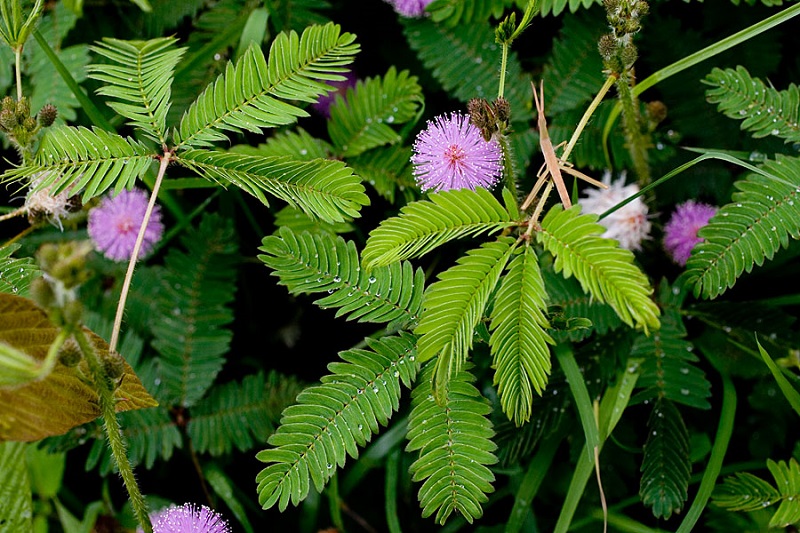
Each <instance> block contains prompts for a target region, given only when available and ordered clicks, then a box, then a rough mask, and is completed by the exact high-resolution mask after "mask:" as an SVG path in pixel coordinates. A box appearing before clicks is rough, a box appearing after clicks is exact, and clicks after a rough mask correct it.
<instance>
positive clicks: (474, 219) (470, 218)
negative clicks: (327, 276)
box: [361, 188, 514, 267]
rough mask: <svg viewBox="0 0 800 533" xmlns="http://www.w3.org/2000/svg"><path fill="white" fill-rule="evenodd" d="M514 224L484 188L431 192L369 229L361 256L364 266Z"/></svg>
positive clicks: (405, 257) (412, 254)
mask: <svg viewBox="0 0 800 533" xmlns="http://www.w3.org/2000/svg"><path fill="white" fill-rule="evenodd" d="M512 225H514V221H513V220H512V219H511V215H510V214H509V213H508V211H507V210H506V209H505V208H503V206H502V205H501V204H500V202H498V201H497V199H496V198H495V197H494V196H492V193H490V192H489V191H487V190H486V189H482V188H478V189H477V190H474V191H471V190H469V189H457V190H451V191H443V192H439V193H433V194H431V195H430V197H429V199H428V200H419V201H417V202H413V203H410V204H408V205H407V206H405V207H403V208H402V209H401V210H400V215H399V216H396V217H392V218H387V219H386V220H384V221H383V222H381V224H380V225H379V226H378V227H377V228H375V229H374V230H372V232H370V236H369V239H368V240H367V244H366V246H365V247H364V251H363V252H361V259H362V261H363V262H364V264H365V265H366V266H367V267H376V266H381V265H388V264H390V263H393V262H395V261H400V260H402V259H409V258H412V257H418V256H421V255H424V254H426V253H428V252H430V251H431V250H433V249H435V248H436V247H438V246H440V245H442V244H444V243H446V242H448V241H451V240H453V239H458V238H462V237H474V236H476V235H480V234H482V233H494V232H498V231H500V230H502V229H504V228H507V227H510V226H512Z"/></svg>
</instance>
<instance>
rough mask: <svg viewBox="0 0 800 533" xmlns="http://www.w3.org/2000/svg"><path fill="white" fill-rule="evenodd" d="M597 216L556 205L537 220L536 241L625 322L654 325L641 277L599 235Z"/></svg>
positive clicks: (626, 255)
mask: <svg viewBox="0 0 800 533" xmlns="http://www.w3.org/2000/svg"><path fill="white" fill-rule="evenodd" d="M604 231H605V228H603V226H601V225H599V224H597V215H583V214H581V213H580V206H577V205H576V206H574V207H572V208H571V209H568V210H566V211H564V210H562V208H561V205H560V204H559V205H556V206H555V207H553V208H552V209H551V210H550V211H549V212H548V213H547V216H545V217H544V219H543V220H542V227H541V230H540V231H538V232H537V233H536V239H537V240H538V241H539V242H540V243H541V244H543V245H544V247H545V249H546V250H547V251H549V252H550V253H551V254H553V256H555V263H554V267H555V270H556V272H561V273H562V275H563V276H564V277H566V278H569V277H570V276H573V275H574V276H575V278H576V279H577V280H578V281H579V282H580V284H581V287H583V290H584V291H586V292H588V293H590V294H591V295H592V297H593V298H595V299H596V300H598V301H599V302H605V303H608V304H609V305H610V306H611V307H612V308H613V309H614V311H616V313H617V314H618V315H619V317H620V319H621V320H622V321H623V322H624V323H626V324H628V325H629V326H631V327H633V326H637V327H641V328H642V329H644V331H645V332H648V330H650V329H658V327H659V321H658V315H659V310H658V307H657V306H656V305H655V303H653V301H652V300H650V298H649V295H650V293H651V292H652V289H651V288H650V284H649V282H648V280H647V277H646V276H645V275H644V273H642V271H641V270H639V269H638V268H637V267H636V266H635V265H634V264H633V253H631V252H630V251H628V250H625V249H623V248H620V247H619V246H618V245H617V243H616V242H615V241H613V240H610V239H604V238H602V237H600V235H601V234H602V233H603V232H604Z"/></svg>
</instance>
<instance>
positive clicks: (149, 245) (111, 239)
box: [88, 189, 164, 261]
mask: <svg viewBox="0 0 800 533" xmlns="http://www.w3.org/2000/svg"><path fill="white" fill-rule="evenodd" d="M148 201H149V197H148V193H147V192H145V191H143V190H141V189H133V190H130V191H127V190H123V191H122V192H120V193H119V194H118V195H117V196H113V197H112V196H106V197H105V198H103V200H101V201H100V204H99V205H98V206H97V207H95V208H94V209H92V210H91V211H90V212H89V227H88V231H89V237H90V238H91V239H92V243H94V246H95V248H96V249H97V250H98V251H100V252H102V253H103V255H104V256H106V257H107V258H108V259H111V260H112V261H128V260H129V259H130V258H131V255H132V254H133V247H134V245H135V244H136V237H137V236H138V234H139V229H140V228H141V227H142V222H143V221H144V214H145V211H146V210H147V203H148ZM163 233H164V224H162V223H161V209H160V208H159V206H158V205H156V206H154V208H153V212H152V214H151V216H150V222H149V223H148V224H147V229H146V230H145V233H144V239H143V240H142V246H141V248H140V249H139V259H141V258H142V257H144V256H145V255H147V254H148V253H150V251H151V250H152V249H153V246H155V244H156V243H157V242H158V241H159V240H161V236H162V234H163Z"/></svg>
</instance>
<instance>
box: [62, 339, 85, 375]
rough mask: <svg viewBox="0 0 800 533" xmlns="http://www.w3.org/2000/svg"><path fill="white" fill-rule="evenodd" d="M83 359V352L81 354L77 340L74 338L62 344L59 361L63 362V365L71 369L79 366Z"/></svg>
mask: <svg viewBox="0 0 800 533" xmlns="http://www.w3.org/2000/svg"><path fill="white" fill-rule="evenodd" d="M82 359H83V352H81V349H80V347H79V346H78V343H77V342H75V339H74V338H72V337H70V338H69V339H67V340H66V341H64V344H62V345H61V348H59V350H58V360H59V361H61V364H62V365H64V366H67V367H70V368H71V367H74V366H77V365H78V363H80V362H81V360H82Z"/></svg>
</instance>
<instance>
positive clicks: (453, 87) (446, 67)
mask: <svg viewBox="0 0 800 533" xmlns="http://www.w3.org/2000/svg"><path fill="white" fill-rule="evenodd" d="M401 22H402V23H403V26H404V27H403V31H404V33H405V35H406V38H407V39H408V43H409V45H410V46H411V48H413V49H414V50H415V51H416V52H417V55H418V56H419V58H420V59H421V60H422V62H423V63H424V64H425V67H426V68H427V69H428V70H429V71H430V72H431V73H432V74H433V76H434V77H435V78H436V79H437V80H438V81H439V83H441V84H442V87H444V88H445V90H446V91H447V92H448V94H450V95H452V96H453V97H455V98H457V99H459V100H461V101H462V102H464V103H466V102H468V101H469V100H470V99H471V98H486V99H493V98H494V97H495V96H496V95H495V94H493V93H492V91H494V90H495V89H496V87H497V84H498V82H499V80H498V75H497V64H498V59H499V57H500V48H499V46H498V45H497V44H496V43H495V38H494V31H493V30H492V26H491V25H490V24H489V22H488V21H479V22H474V23H470V24H459V25H458V26H456V27H454V28H448V27H446V26H444V25H438V24H434V23H433V22H431V21H429V20H424V19H412V18H405V19H402V21H401ZM445 50H446V51H447V53H443V51H445ZM530 87H531V77H530V75H529V74H526V73H524V72H523V71H522V66H521V65H520V62H519V58H518V57H517V55H516V53H514V52H512V53H510V54H509V55H508V68H507V71H506V94H505V97H506V99H507V100H508V101H509V103H510V104H511V112H512V120H513V119H514V117H515V116H516V114H517V113H518V114H519V116H520V117H521V118H523V117H524V118H527V117H528V113H529V110H530V109H531V99H532V98H533V95H532V93H531V91H530Z"/></svg>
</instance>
